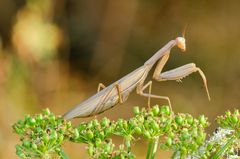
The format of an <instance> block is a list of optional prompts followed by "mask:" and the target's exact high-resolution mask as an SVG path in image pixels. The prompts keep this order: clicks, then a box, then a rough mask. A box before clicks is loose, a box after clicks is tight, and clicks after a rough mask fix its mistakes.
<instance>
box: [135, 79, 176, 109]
mask: <svg viewBox="0 0 240 159" xmlns="http://www.w3.org/2000/svg"><path fill="white" fill-rule="evenodd" d="M138 87H140V88H138V89H139V92H138V93H139V95H141V96H143V97H148V99H150V98H157V99H165V100H167V101H168V104H169V107H170V109H171V110H172V106H171V102H170V99H169V98H168V97H167V96H159V95H154V94H151V93H150V92H149V93H144V92H143V91H144V90H145V89H146V88H147V87H152V81H149V82H148V83H147V84H145V85H144V86H142V85H139V86H138ZM149 90H151V89H149ZM148 104H149V107H150V100H149V101H148Z"/></svg>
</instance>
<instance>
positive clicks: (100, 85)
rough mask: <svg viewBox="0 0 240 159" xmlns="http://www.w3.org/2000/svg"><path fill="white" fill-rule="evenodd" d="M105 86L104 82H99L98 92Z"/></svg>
mask: <svg viewBox="0 0 240 159" xmlns="http://www.w3.org/2000/svg"><path fill="white" fill-rule="evenodd" d="M104 88H106V86H105V85H104V84H102V83H99V84H98V89H97V92H100V91H101V89H104Z"/></svg>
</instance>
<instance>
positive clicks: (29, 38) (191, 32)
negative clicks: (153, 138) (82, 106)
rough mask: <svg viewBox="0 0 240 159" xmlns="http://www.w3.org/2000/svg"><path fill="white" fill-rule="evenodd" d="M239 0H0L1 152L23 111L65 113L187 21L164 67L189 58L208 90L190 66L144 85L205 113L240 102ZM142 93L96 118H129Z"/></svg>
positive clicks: (10, 146)
mask: <svg viewBox="0 0 240 159" xmlns="http://www.w3.org/2000/svg"><path fill="white" fill-rule="evenodd" d="M239 6H240V1H237V0H235V1H234V0H233V1H225V0H218V1H216V0H215V1H207V0H201V1H191V0H182V1H175V0H166V1H158V0H151V1H145V0H115V1H111V0H87V1H86V0H78V1H74V0H0V158H16V156H15V144H16V143H17V142H18V136H16V135H15V134H13V133H12V130H11V125H12V124H13V123H14V122H16V121H17V120H18V119H21V118H23V117H24V114H35V113H39V112H40V111H41V109H43V108H46V107H49V108H50V110H51V111H53V112H54V113H55V114H60V115H61V114H64V113H65V112H66V111H68V110H69V109H70V108H72V107H73V106H74V105H76V104H78V103H80V102H81V101H83V100H84V99H86V98H87V97H89V96H91V95H93V94H95V93H96V90H97V85H98V83H99V82H102V83H104V84H105V85H109V84H111V83H112V82H114V81H116V80H118V79H119V78H121V77H122V76H124V75H126V74H128V73H129V72H131V71H133V70H134V69H136V68H138V67H140V66H141V65H142V64H143V63H144V62H145V61H146V60H147V59H149V58H150V57H151V56H152V55H153V54H154V53H155V52H156V51H157V50H158V49H160V48H161V47H162V46H163V45H164V44H166V43H167V42H168V41H169V40H172V39H174V38H176V37H177V36H181V35H182V32H183V30H184V28H185V26H186V25H188V27H187V29H186V40H187V41H186V45H187V51H186V52H185V53H182V52H181V51H180V50H179V49H176V48H174V49H173V50H172V53H171V57H170V59H169V61H168V63H167V65H166V67H165V68H164V70H169V69H172V68H175V67H178V66H181V65H184V64H186V63H191V62H194V63H196V65H197V66H198V67H200V68H201V69H202V70H203V71H204V72H205V74H206V76H207V79H208V84H209V91H210V95H211V97H212V100H211V102H209V101H208V99H207V96H206V93H205V90H204V88H203V83H202V80H201V78H200V76H199V75H198V74H197V73H194V74H192V75H190V76H188V77H187V78H185V79H184V80H183V83H177V82H175V81H168V82H161V83H159V82H154V83H153V93H154V94H159V95H166V96H169V97H170V99H171V102H172V105H173V109H174V111H175V112H183V113H190V114H193V115H194V116H195V117H196V116H198V115H200V114H205V115H206V116H208V117H209V120H210V122H211V123H213V122H214V118H215V117H216V116H217V115H220V114H221V113H223V112H224V111H225V110H227V109H230V110H231V109H234V108H239V103H240V92H239V90H240V66H239V58H240V10H239ZM151 76H152V72H151V73H150V75H149V79H150V78H151ZM146 102H147V99H144V98H142V97H139V96H138V95H136V93H135V92H133V94H132V95H131V96H130V98H129V99H128V101H127V102H126V103H124V104H122V105H119V106H116V107H114V108H113V109H111V110H109V111H107V112H105V113H104V114H102V115H99V117H98V118H102V117H103V116H107V117H108V118H110V119H113V120H116V119H117V118H119V117H121V118H130V117H131V116H132V113H131V112H132V111H131V110H132V107H133V106H136V105H138V106H141V107H145V106H146ZM152 104H159V105H162V104H166V102H165V101H159V100H152ZM90 119H91V118H89V119H84V120H90ZM80 121H83V119H77V120H75V121H74V123H75V124H77V123H79V122H80ZM215 127H216V125H215V124H212V125H211V127H210V128H209V129H208V130H207V131H208V132H211V131H213V130H214V129H215ZM116 142H117V143H120V142H121V140H120V139H117V140H116ZM145 146H146V143H145V142H144V141H142V142H140V143H139V142H138V143H137V144H136V145H135V146H134V153H135V154H136V155H137V158H140V159H141V158H144V155H145V153H146V152H145V151H146V148H145ZM64 149H65V150H66V153H67V154H68V155H69V157H70V158H73V159H74V158H79V157H80V158H87V156H86V151H85V149H84V145H78V144H72V143H71V144H68V143H66V144H65V145H64ZM170 154H171V152H168V153H165V152H164V153H161V152H160V153H159V154H158V158H161V157H164V158H168V156H170Z"/></svg>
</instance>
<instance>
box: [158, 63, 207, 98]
mask: <svg viewBox="0 0 240 159" xmlns="http://www.w3.org/2000/svg"><path fill="white" fill-rule="evenodd" d="M194 72H198V73H199V74H200V75H201V77H202V80H203V83H204V87H205V89H206V92H207V96H208V99H209V100H210V95H209V91H208V86H207V79H206V77H205V75H204V73H203V71H202V70H201V69H200V68H198V67H196V65H195V64H194V63H189V64H186V65H183V66H181V67H177V68H175V69H172V70H169V71H166V72H163V73H158V74H155V76H153V78H154V79H155V80H156V81H168V80H176V81H178V82H181V79H183V78H185V77H186V76H188V75H190V74H192V73H194Z"/></svg>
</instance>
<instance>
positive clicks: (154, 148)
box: [151, 136, 159, 159]
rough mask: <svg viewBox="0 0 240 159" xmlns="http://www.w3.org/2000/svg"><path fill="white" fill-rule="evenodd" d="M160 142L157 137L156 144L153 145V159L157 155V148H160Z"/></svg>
mask: <svg viewBox="0 0 240 159" xmlns="http://www.w3.org/2000/svg"><path fill="white" fill-rule="evenodd" d="M158 141H159V136H157V137H156V138H155V139H154V141H153V142H154V143H153V148H152V155H151V159H154V158H155V154H156V152H157V148H158Z"/></svg>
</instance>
